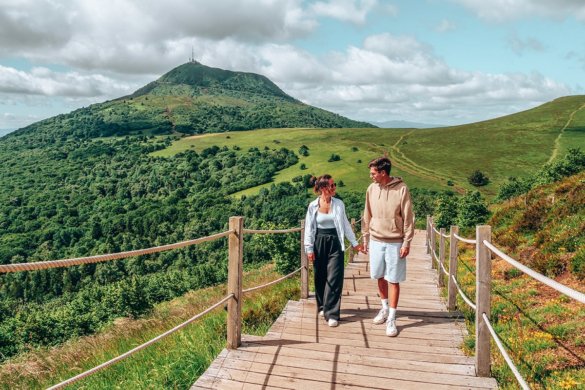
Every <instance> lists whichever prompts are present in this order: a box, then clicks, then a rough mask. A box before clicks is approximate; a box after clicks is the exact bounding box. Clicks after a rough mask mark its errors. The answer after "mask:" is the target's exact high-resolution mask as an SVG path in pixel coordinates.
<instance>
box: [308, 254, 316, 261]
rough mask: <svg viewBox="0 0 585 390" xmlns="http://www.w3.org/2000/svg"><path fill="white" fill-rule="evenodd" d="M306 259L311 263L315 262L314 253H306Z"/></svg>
mask: <svg viewBox="0 0 585 390" xmlns="http://www.w3.org/2000/svg"><path fill="white" fill-rule="evenodd" d="M307 259H309V261H310V262H311V263H312V262H313V261H315V252H311V253H307Z"/></svg>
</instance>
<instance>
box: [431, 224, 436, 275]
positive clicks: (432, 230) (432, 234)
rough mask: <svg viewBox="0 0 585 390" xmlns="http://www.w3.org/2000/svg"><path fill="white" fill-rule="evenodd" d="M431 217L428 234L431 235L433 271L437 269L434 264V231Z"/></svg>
mask: <svg viewBox="0 0 585 390" xmlns="http://www.w3.org/2000/svg"><path fill="white" fill-rule="evenodd" d="M432 225H433V217H431V226H430V233H431V264H432V267H433V269H435V268H437V264H436V263H435V255H434V254H433V253H435V247H436V245H435V229H434V228H433V226H432Z"/></svg>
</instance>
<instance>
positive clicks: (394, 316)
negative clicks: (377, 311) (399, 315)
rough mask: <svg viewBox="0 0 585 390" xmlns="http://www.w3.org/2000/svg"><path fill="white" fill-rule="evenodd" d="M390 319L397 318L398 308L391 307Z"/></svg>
mask: <svg viewBox="0 0 585 390" xmlns="http://www.w3.org/2000/svg"><path fill="white" fill-rule="evenodd" d="M388 319H391V320H395V319H396V308H395V307H391V308H390V311H389V312H388Z"/></svg>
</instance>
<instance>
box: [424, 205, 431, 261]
mask: <svg viewBox="0 0 585 390" xmlns="http://www.w3.org/2000/svg"><path fill="white" fill-rule="evenodd" d="M430 239H431V216H430V215H427V239H426V240H425V245H426V247H427V255H430V254H431V244H430V243H429V240H430Z"/></svg>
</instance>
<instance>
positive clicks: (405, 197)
mask: <svg viewBox="0 0 585 390" xmlns="http://www.w3.org/2000/svg"><path fill="white" fill-rule="evenodd" d="M400 209H401V213H402V221H403V227H402V229H403V230H402V231H403V232H404V241H403V242H402V248H400V257H406V256H408V254H409V253H410V243H411V242H412V239H413V237H414V211H413V210H412V199H411V197H410V191H408V187H404V192H403V194H402V199H401V207H400Z"/></svg>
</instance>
